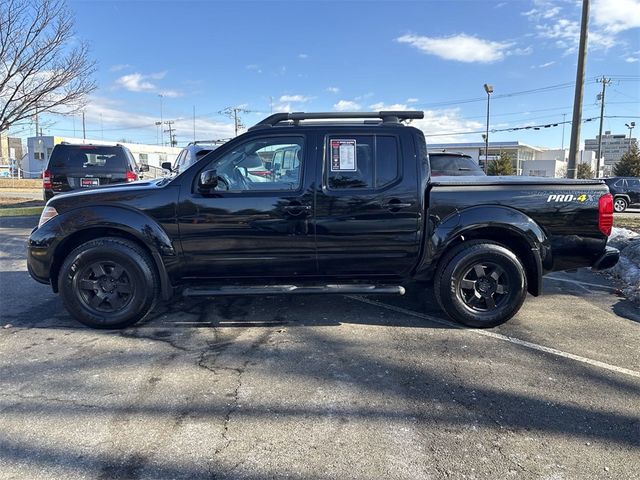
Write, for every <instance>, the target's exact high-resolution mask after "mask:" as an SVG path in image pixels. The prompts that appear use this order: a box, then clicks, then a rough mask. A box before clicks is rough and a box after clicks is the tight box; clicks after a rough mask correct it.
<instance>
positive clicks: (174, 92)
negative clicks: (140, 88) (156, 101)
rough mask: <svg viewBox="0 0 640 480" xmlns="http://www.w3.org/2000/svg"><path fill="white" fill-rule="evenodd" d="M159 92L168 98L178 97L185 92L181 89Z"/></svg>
mask: <svg viewBox="0 0 640 480" xmlns="http://www.w3.org/2000/svg"><path fill="white" fill-rule="evenodd" d="M158 93H159V94H160V95H162V96H163V97H167V98H177V97H181V96H183V95H184V93H182V92H181V91H179V90H160V91H159V92H158Z"/></svg>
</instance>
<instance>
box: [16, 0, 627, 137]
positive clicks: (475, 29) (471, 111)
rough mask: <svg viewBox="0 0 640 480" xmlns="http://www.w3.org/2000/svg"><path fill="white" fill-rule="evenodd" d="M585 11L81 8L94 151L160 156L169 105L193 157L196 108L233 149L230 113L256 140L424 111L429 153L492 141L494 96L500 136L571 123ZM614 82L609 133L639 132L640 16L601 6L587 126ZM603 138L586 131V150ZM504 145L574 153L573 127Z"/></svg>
mask: <svg viewBox="0 0 640 480" xmlns="http://www.w3.org/2000/svg"><path fill="white" fill-rule="evenodd" d="M580 4H581V2H577V1H574V0H566V1H564V0H556V1H548V0H521V1H502V2H490V1H416V2H407V1H368V2H367V1H356V2H346V1H325V2H320V1H283V2H271V1H261V2H249V1H235V2H223V1H208V2H205V1H202V2H182V1H181V2H178V1H163V2H151V1H127V2H112V1H81V0H75V1H74V0H71V1H70V6H71V8H72V10H73V11H74V12H75V15H76V34H77V37H78V38H80V39H83V40H85V41H87V42H88V43H89V45H90V47H91V54H92V56H93V57H94V58H95V59H96V61H97V65H98V71H97V72H96V79H97V82H98V85H99V88H98V89H97V90H96V91H95V92H94V93H93V95H92V96H91V98H90V99H89V104H88V105H87V107H86V116H87V129H88V133H87V137H89V138H94V139H101V138H104V139H105V140H119V139H122V138H125V139H129V140H133V141H137V142H146V143H156V142H157V138H158V132H157V127H156V126H154V123H155V122H156V121H158V120H159V119H160V108H161V103H162V115H163V119H164V120H175V122H176V123H175V124H174V126H175V127H176V129H177V139H178V142H179V145H183V144H185V143H186V142H188V141H190V140H192V139H193V118H192V117H193V108H194V107H195V116H196V137H198V138H222V137H229V136H230V135H231V134H232V130H233V129H232V123H231V121H230V120H229V119H228V118H227V117H225V116H224V115H221V114H219V113H218V112H219V111H220V110H222V109H224V108H225V107H228V106H241V107H242V108H244V109H246V110H247V111H248V113H244V114H243V115H242V119H243V122H244V123H245V124H246V125H247V126H250V125H252V124H254V123H256V122H257V121H258V120H259V119H260V118H262V117H264V116H265V115H268V114H269V113H270V111H271V109H273V111H287V110H290V111H328V110H379V109H384V108H415V109H421V110H425V111H426V117H427V118H426V119H425V120H424V121H422V122H420V123H419V125H418V126H420V127H421V128H422V129H423V130H424V131H425V133H426V134H427V135H438V136H434V137H429V138H428V140H429V141H430V142H433V143H436V142H442V141H481V135H480V133H466V134H461V135H454V133H458V132H477V131H480V130H483V129H484V122H485V118H484V116H485V108H486V101H485V100H484V99H485V98H486V95H485V93H484V90H483V84H484V83H490V84H492V85H494V88H495V93H494V95H495V97H494V98H493V99H492V104H491V106H492V109H491V113H492V117H491V118H492V119H491V128H495V129H505V128H510V127H519V126H525V125H538V124H550V123H555V122H561V121H563V114H566V120H570V119H571V111H572V108H571V106H572V103H573V85H572V84H573V82H574V81H575V65H576V51H575V49H576V46H577V41H578V34H579V23H578V22H579V18H580ZM602 75H606V76H610V77H612V78H613V81H612V83H611V85H610V87H609V88H608V90H607V106H606V115H607V116H610V117H620V118H607V119H606V120H605V123H604V128H605V130H613V131H615V132H621V133H622V132H626V131H627V130H626V128H625V127H624V124H625V122H629V121H631V120H634V119H635V121H636V123H639V124H640V122H639V121H638V120H640V118H639V117H640V1H639V0H615V1H614V0H608V1H605V0H592V14H591V23H590V50H589V57H588V60H587V74H586V76H587V85H586V88H585V97H584V114H583V116H584V118H590V117H596V116H598V115H599V106H598V104H597V102H596V95H597V93H598V91H599V90H600V88H601V85H600V84H598V83H596V82H595V81H594V80H593V79H594V78H595V77H596V76H602ZM629 77H631V78H629ZM544 87H552V88H550V89H547V90H542V91H537V92H534V93H529V94H516V95H512V96H511V95H509V96H506V97H500V96H501V95H505V94H512V93H517V92H524V91H528V90H534V89H541V88H544ZM159 95H163V97H162V98H161V97H160V96H159ZM597 123H598V122H597V121H593V122H590V123H585V124H584V125H583V128H582V138H583V139H584V138H585V137H592V136H595V134H596V133H597V128H598V125H597ZM43 124H44V132H45V134H54V135H63V136H73V133H74V130H75V133H76V136H81V132H82V130H81V120H80V117H75V118H69V117H66V118H65V117H60V116H49V117H46V118H45V119H44V121H43ZM16 130H17V127H16ZM569 130H570V126H567V128H566V130H565V140H564V143H565V146H567V145H568V141H569V140H568V139H569ZM17 133H19V132H17ZM31 133H32V132H23V133H22V134H23V135H29V134H31ZM490 137H491V140H496V141H498V140H520V141H523V142H526V143H530V144H533V145H543V146H549V147H559V146H560V144H561V141H562V127H561V126H558V127H555V128H547V129H541V130H537V131H533V130H527V131H516V132H495V133H492V134H491V135H490ZM165 138H166V136H165Z"/></svg>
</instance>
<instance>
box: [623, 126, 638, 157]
mask: <svg viewBox="0 0 640 480" xmlns="http://www.w3.org/2000/svg"><path fill="white" fill-rule="evenodd" d="M624 126H625V127H627V128H628V129H629V150H627V152H630V151H631V132H632V131H633V129H634V127H635V126H636V122H631V123H625V124H624Z"/></svg>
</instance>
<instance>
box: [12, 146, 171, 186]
mask: <svg viewBox="0 0 640 480" xmlns="http://www.w3.org/2000/svg"><path fill="white" fill-rule="evenodd" d="M62 142H67V143H71V144H84V145H122V146H124V147H127V148H128V149H129V150H130V151H131V153H132V154H133V156H134V158H135V159H136V161H137V162H138V164H141V165H149V167H150V168H151V173H152V174H158V173H159V171H160V166H161V164H162V162H171V163H173V161H174V160H175V159H176V157H177V156H178V154H179V153H180V151H181V150H182V149H181V148H178V147H162V146H160V145H146V144H139V143H120V142H108V141H104V140H90V139H82V138H70V137H54V136H48V135H45V136H39V137H29V138H28V139H27V150H28V153H27V155H25V156H24V158H23V160H22V162H21V165H20V168H21V169H22V175H24V178H38V177H40V176H42V171H43V170H44V169H45V168H46V166H47V163H48V162H49V157H51V152H52V151H53V147H55V146H56V145H57V144H59V143H62ZM154 167H155V168H154Z"/></svg>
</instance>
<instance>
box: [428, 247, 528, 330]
mask: <svg viewBox="0 0 640 480" xmlns="http://www.w3.org/2000/svg"><path fill="white" fill-rule="evenodd" d="M434 293H435V296H436V299H437V301H438V304H439V305H440V307H441V308H442V310H444V312H445V313H446V314H447V315H448V316H450V317H451V318H452V319H454V320H455V321H457V322H459V323H462V324H464V325H468V326H470V327H480V328H487V327H495V326H496V325H500V324H501V323H504V322H506V321H507V320H509V319H510V318H511V317H513V316H514V315H515V314H516V313H517V312H518V310H520V307H522V304H523V302H524V300H525V298H526V296H527V274H526V271H525V269H524V266H523V265H522V262H521V261H520V259H519V258H518V257H517V256H516V254H515V253H514V252H513V251H511V250H509V249H508V248H507V247H505V246H504V245H501V244H498V243H496V242H492V241H490V240H471V241H467V242H463V243H461V244H459V245H457V246H455V247H454V248H452V249H451V250H450V251H449V252H448V253H446V254H445V255H444V256H443V258H442V260H441V261H440V263H439V265H438V269H437V271H436V276H435V285H434Z"/></svg>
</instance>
